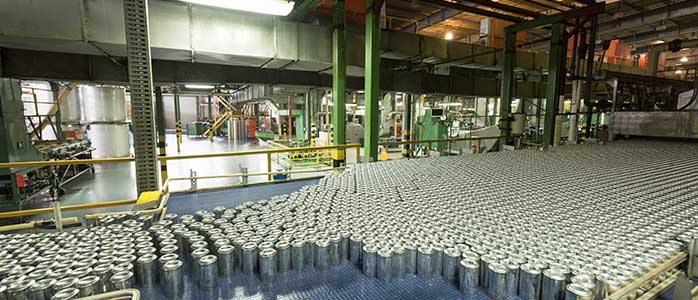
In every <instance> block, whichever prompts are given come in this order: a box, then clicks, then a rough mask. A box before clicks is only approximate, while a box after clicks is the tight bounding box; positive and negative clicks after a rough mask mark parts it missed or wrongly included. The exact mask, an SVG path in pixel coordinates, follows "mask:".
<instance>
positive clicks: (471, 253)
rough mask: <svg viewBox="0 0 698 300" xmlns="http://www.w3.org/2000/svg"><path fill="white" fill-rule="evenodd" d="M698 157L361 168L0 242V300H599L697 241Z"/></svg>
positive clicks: (663, 151)
mask: <svg viewBox="0 0 698 300" xmlns="http://www.w3.org/2000/svg"><path fill="white" fill-rule="evenodd" d="M697 153H698V145H696V144H688V143H657V142H643V143H638V142H616V143H613V144H610V145H607V146H597V145H580V146H566V147H559V148H554V149H552V150H548V151H545V152H540V151H533V150H523V151H516V152H500V153H491V154H481V155H469V156H450V157H438V158H428V159H418V160H401V161H388V162H378V163H368V164H359V165H355V166H352V167H351V168H350V169H348V170H346V171H344V172H342V173H339V174H333V175H328V176H326V177H325V178H323V179H321V180H320V182H319V183H318V184H317V185H311V186H306V187H303V188H302V189H301V190H300V191H298V192H294V193H291V194H288V195H281V196H275V197H273V198H272V199H269V200H262V201H258V202H254V203H253V202H246V203H243V204H241V205H239V206H237V207H232V208H225V207H216V208H214V209H213V210H212V211H210V212H209V211H203V210H201V211H197V212H196V213H194V214H192V215H182V216H177V215H173V214H169V215H166V216H164V218H163V220H161V221H154V220H153V218H152V216H140V215H138V213H136V212H134V213H128V214H121V215H113V216H105V217H102V218H100V219H99V220H98V222H97V224H94V226H93V227H90V228H86V229H78V230H75V231H72V232H69V233H67V232H64V233H38V234H16V235H0V299H2V300H4V299H73V298H75V297H78V296H87V295H93V294H96V293H101V292H104V291H110V290H118V289H123V288H128V287H153V286H160V287H161V288H162V289H163V291H164V292H165V293H166V294H167V295H169V296H171V297H175V296H177V295H182V294H183V293H184V289H185V285H184V282H183V280H184V273H185V272H188V273H189V274H190V275H191V277H192V278H194V279H195V281H196V282H197V284H198V286H199V287H200V288H214V287H216V285H217V284H218V280H219V279H220V278H224V277H229V276H231V275H233V274H235V273H244V274H249V275H250V276H259V278H260V279H261V280H262V281H264V282H272V281H274V280H277V279H278V278H279V274H285V273H288V272H299V271H302V270H303V269H305V268H316V269H319V270H328V272H331V269H332V267H333V266H335V265H338V264H340V263H351V264H354V265H356V266H357V268H359V269H360V270H361V272H363V273H364V274H365V275H366V276H370V277H375V278H377V279H379V280H381V281H383V282H385V283H387V284H388V283H389V282H390V281H392V280H399V278H400V277H402V276H414V275H416V276H425V277H431V276H442V277H443V278H444V279H445V280H448V281H451V282H452V283H453V284H454V286H456V287H458V288H459V289H460V290H462V291H463V292H464V293H466V294H470V295H475V294H476V293H479V292H480V291H485V292H486V294H487V295H488V296H489V297H491V298H492V299H495V300H504V299H508V297H510V296H518V297H520V298H521V299H523V300H577V299H579V300H591V299H597V300H598V299H603V298H605V297H606V296H608V295H609V294H610V293H612V292H613V291H616V290H618V289H620V288H622V287H623V286H625V285H627V284H628V283H630V282H632V281H633V280H635V279H637V278H639V277H640V276H642V275H644V274H645V273H647V272H648V271H650V270H652V269H654V268H655V267H656V266H658V265H659V264H661V263H663V262H665V261H667V260H668V259H670V258H671V257H673V256H674V255H676V254H678V253H679V252H680V251H682V247H683V246H684V244H685V243H686V242H688V241H690V240H691V239H694V238H695V237H696V236H698V226H697V219H696V216H698V188H696V186H695V183H694V178H696V176H698V154H697ZM667 276H668V274H663V275H661V276H659V278H660V279H661V278H663V277H667ZM658 283H659V280H655V281H653V282H650V283H648V284H647V285H645V286H643V287H642V288H641V289H639V290H638V291H637V292H636V293H634V294H631V295H630V296H628V297H627V300H633V299H634V298H635V297H637V296H639V295H641V294H642V293H643V291H647V290H648V289H651V288H652V287H653V286H654V285H656V284H658ZM22 297H27V298H22Z"/></svg>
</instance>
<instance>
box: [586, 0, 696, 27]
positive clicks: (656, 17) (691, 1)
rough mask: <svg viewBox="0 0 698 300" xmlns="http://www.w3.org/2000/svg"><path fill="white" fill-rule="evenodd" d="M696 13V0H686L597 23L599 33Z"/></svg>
mask: <svg viewBox="0 0 698 300" xmlns="http://www.w3.org/2000/svg"><path fill="white" fill-rule="evenodd" d="M695 14H698V0H686V1H683V2H679V3H676V4H674V5H671V6H664V7H659V8H655V9H651V10H647V11H645V12H642V13H638V14H632V15H629V16H625V17H621V18H617V19H613V20H611V21H607V22H603V23H601V24H599V33H600V34H602V35H603V34H609V33H612V32H616V31H620V30H627V29H631V28H636V27H641V26H644V25H649V24H652V23H658V22H660V21H665V20H667V19H673V18H678V17H683V16H690V15H695Z"/></svg>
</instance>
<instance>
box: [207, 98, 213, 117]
mask: <svg viewBox="0 0 698 300" xmlns="http://www.w3.org/2000/svg"><path fill="white" fill-rule="evenodd" d="M208 118H209V119H213V103H212V102H211V95H208Z"/></svg>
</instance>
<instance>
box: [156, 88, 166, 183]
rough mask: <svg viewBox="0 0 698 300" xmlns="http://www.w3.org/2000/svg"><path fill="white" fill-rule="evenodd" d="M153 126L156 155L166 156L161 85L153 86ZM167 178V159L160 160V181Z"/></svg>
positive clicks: (163, 181)
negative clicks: (155, 134)
mask: <svg viewBox="0 0 698 300" xmlns="http://www.w3.org/2000/svg"><path fill="white" fill-rule="evenodd" d="M155 126H157V131H158V142H157V147H158V156H159V157H165V156H167V150H166V147H167V144H166V135H165V104H164V103H163V101H162V87H159V86H156V87H155ZM165 180H167V161H166V160H163V161H160V181H162V183H163V184H165Z"/></svg>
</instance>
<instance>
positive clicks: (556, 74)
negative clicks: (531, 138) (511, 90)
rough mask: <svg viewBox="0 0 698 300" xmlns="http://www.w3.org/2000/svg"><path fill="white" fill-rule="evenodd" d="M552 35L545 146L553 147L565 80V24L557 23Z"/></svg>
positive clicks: (544, 126)
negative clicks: (563, 81) (561, 83)
mask: <svg viewBox="0 0 698 300" xmlns="http://www.w3.org/2000/svg"><path fill="white" fill-rule="evenodd" d="M551 30H552V35H551V37H550V54H548V55H549V57H550V58H549V63H548V83H547V85H546V89H547V91H546V98H545V99H546V100H545V120H544V122H543V144H544V145H551V146H552V145H553V143H554V142H555V118H556V117H557V113H558V107H559V103H560V92H561V86H560V81H561V80H564V76H565V74H564V72H563V69H562V68H561V64H562V63H563V59H564V58H565V56H566V53H564V49H565V43H566V42H567V40H566V39H565V35H564V33H565V24H564V23H555V24H552V25H551Z"/></svg>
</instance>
